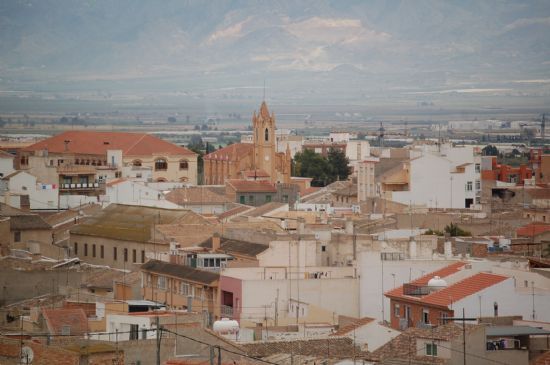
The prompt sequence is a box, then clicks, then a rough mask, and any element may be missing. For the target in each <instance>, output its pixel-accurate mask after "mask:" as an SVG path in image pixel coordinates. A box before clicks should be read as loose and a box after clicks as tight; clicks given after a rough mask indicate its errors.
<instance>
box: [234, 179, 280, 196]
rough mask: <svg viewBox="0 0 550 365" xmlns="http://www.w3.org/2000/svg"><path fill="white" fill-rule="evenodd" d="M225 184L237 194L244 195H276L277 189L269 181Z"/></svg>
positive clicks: (244, 181)
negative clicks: (242, 193)
mask: <svg viewBox="0 0 550 365" xmlns="http://www.w3.org/2000/svg"><path fill="white" fill-rule="evenodd" d="M227 184H228V185H230V186H232V187H233V188H234V189H235V190H236V191H237V192H245V193H276V192H277V188H275V186H274V185H273V184H272V183H270V182H269V181H246V180H228V181H227Z"/></svg>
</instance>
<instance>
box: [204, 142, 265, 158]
mask: <svg viewBox="0 0 550 365" xmlns="http://www.w3.org/2000/svg"><path fill="white" fill-rule="evenodd" d="M253 150H254V145H253V144H252V143H234V144H232V145H229V146H227V147H224V148H222V149H219V150H217V151H214V152H211V153H209V154H207V155H205V156H204V157H203V159H204V160H236V159H237V158H238V157H242V156H244V155H246V154H247V153H251V152H252V151H253Z"/></svg>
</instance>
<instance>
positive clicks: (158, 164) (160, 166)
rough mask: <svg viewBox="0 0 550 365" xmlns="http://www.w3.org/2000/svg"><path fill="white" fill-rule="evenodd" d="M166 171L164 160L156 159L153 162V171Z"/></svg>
mask: <svg viewBox="0 0 550 365" xmlns="http://www.w3.org/2000/svg"><path fill="white" fill-rule="evenodd" d="M166 170H168V162H167V161H166V159H164V158H157V159H156V160H155V171H166Z"/></svg>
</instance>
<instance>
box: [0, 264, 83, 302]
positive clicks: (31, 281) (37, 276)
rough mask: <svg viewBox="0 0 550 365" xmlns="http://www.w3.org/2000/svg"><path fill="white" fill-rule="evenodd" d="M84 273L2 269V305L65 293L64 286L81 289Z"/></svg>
mask: <svg viewBox="0 0 550 365" xmlns="http://www.w3.org/2000/svg"><path fill="white" fill-rule="evenodd" d="M81 278H82V273H80V272H78V271H74V270H70V271H67V270H58V271H45V270H34V271H21V270H15V269H11V268H0V303H4V304H10V303H14V302H17V301H20V300H24V299H28V298H32V297H35V296H38V295H42V294H48V293H58V292H63V290H64V289H63V288H62V287H63V286H66V285H68V286H71V287H75V288H77V287H80V283H81V280H82V279H81Z"/></svg>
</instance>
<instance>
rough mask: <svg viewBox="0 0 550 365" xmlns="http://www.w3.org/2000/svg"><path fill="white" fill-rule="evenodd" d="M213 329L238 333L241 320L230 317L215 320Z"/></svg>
mask: <svg viewBox="0 0 550 365" xmlns="http://www.w3.org/2000/svg"><path fill="white" fill-rule="evenodd" d="M212 329H213V330H214V332H217V333H220V334H230V333H237V332H238V331H239V322H237V321H235V320H233V319H229V318H222V319H220V320H219V321H216V322H214V325H213V326H212Z"/></svg>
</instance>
